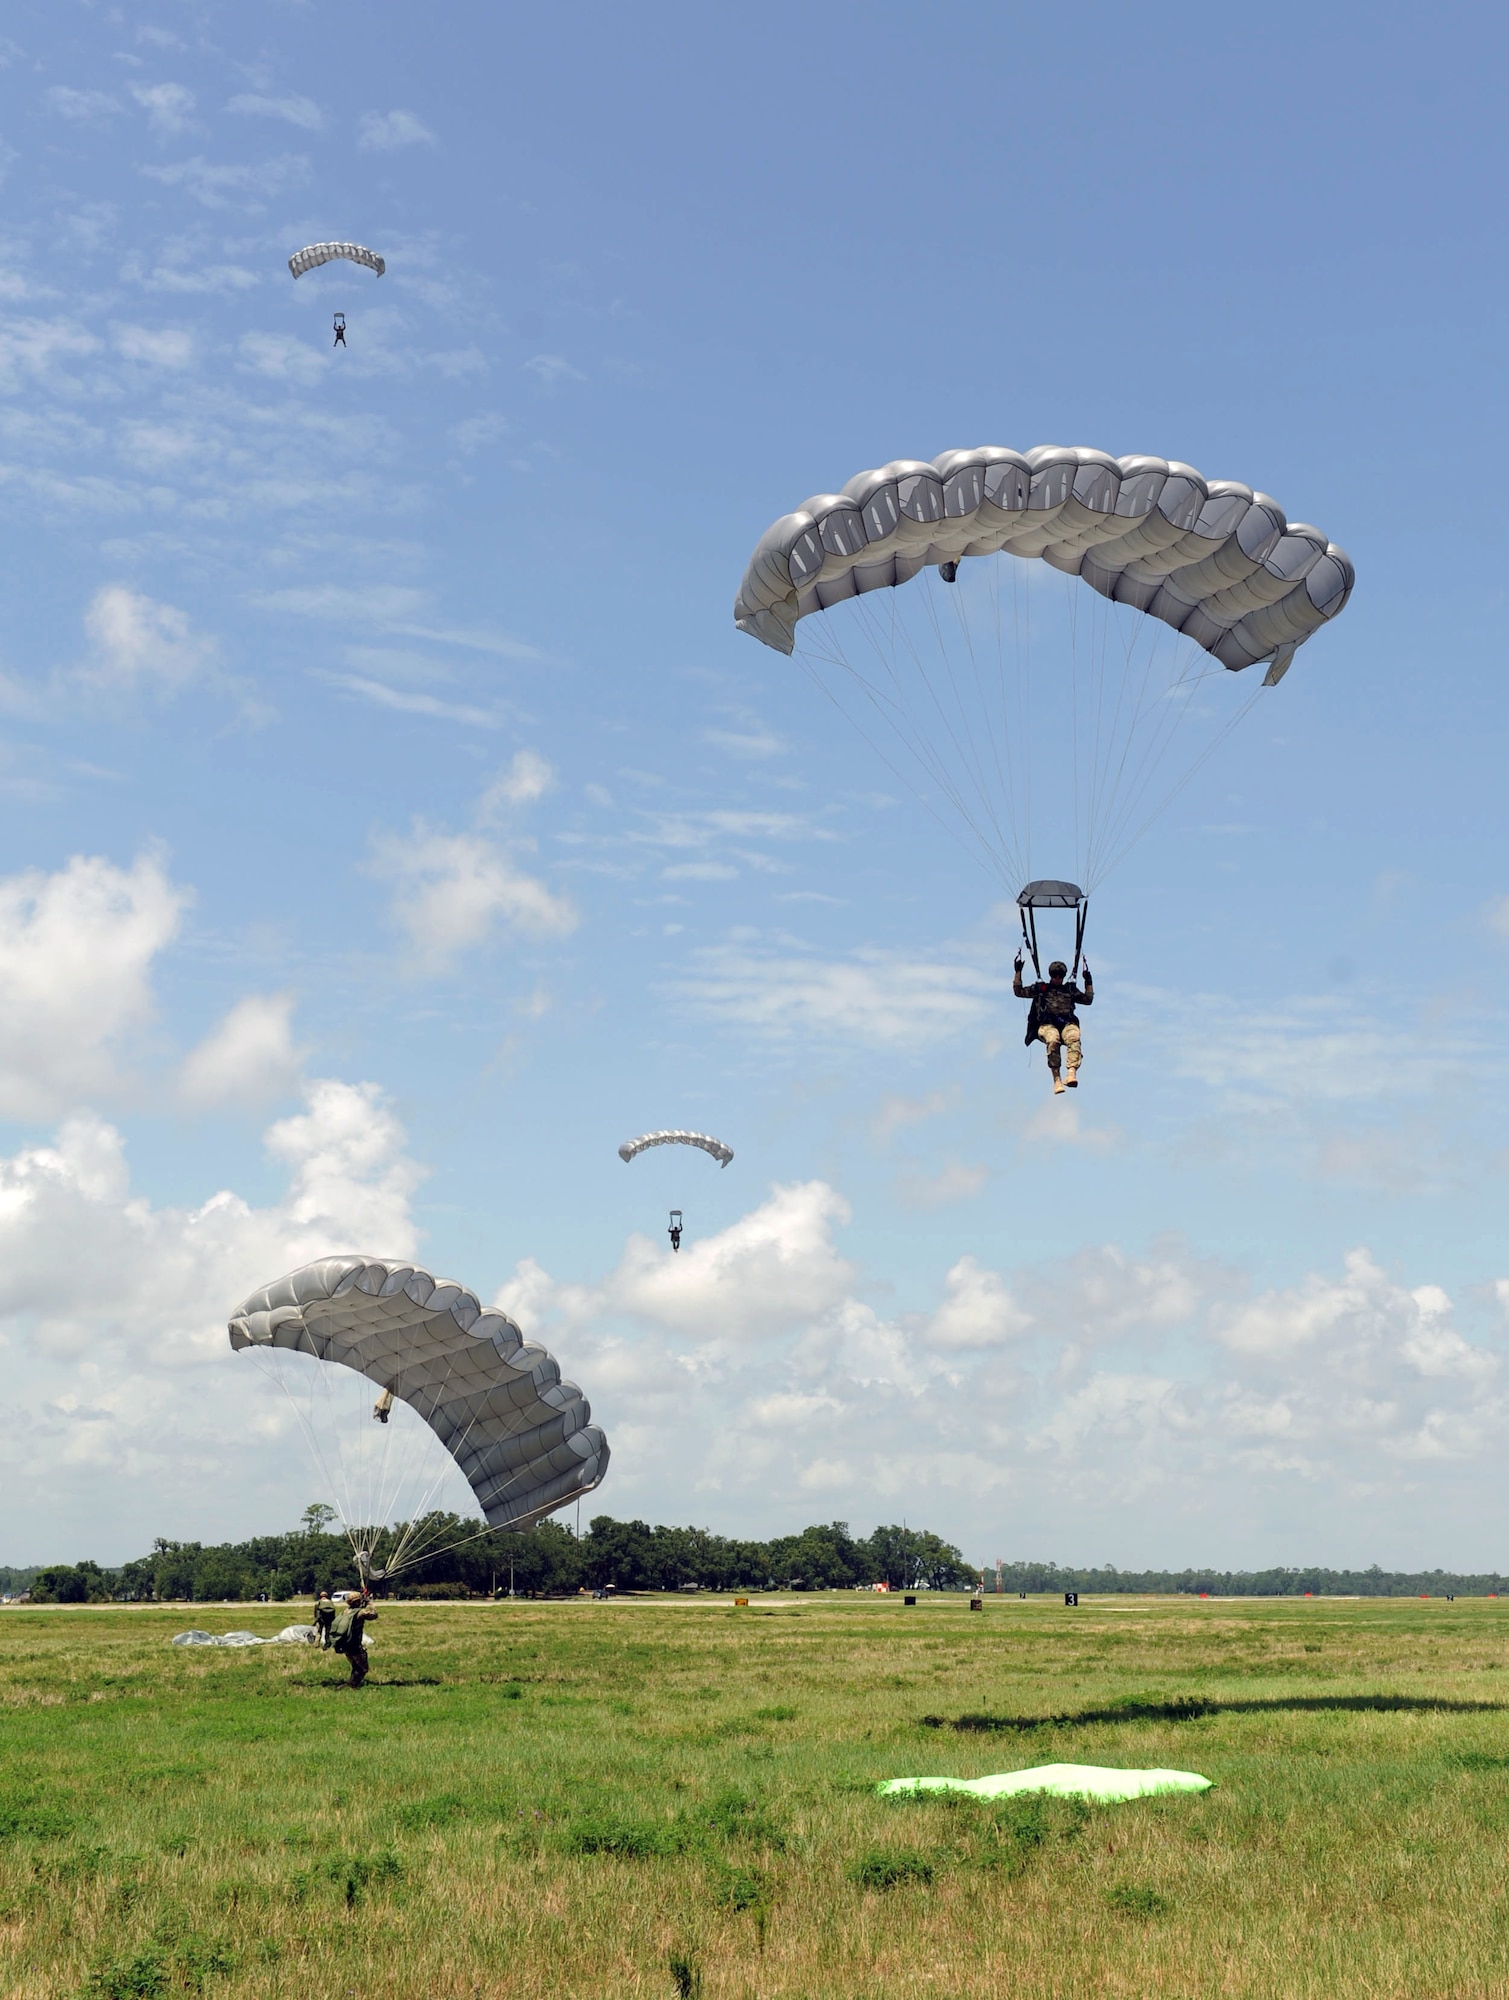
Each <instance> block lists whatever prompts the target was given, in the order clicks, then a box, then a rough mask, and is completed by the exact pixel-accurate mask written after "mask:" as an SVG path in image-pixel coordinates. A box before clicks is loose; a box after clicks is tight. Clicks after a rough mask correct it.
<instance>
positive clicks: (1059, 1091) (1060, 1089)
mask: <svg viewBox="0 0 1509 2000" xmlns="http://www.w3.org/2000/svg"><path fill="white" fill-rule="evenodd" d="M1063 1094H1064V1080H1063V1078H1062V1077H1061V1076H1060V1075H1059V1073H1058V1071H1057V1070H1055V1071H1054V1072H1053V1095H1054V1096H1055V1097H1062V1096H1063Z"/></svg>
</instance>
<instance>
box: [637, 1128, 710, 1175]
mask: <svg viewBox="0 0 1509 2000" xmlns="http://www.w3.org/2000/svg"><path fill="white" fill-rule="evenodd" d="M651 1146H700V1147H701V1149H702V1151H703V1152H704V1153H709V1154H711V1155H712V1157H713V1158H714V1159H715V1160H716V1161H717V1162H718V1165H719V1166H720V1167H726V1166H727V1165H728V1163H729V1161H730V1160H731V1159H732V1158H733V1156H734V1149H733V1147H732V1146H725V1145H724V1143H723V1141H722V1140H721V1139H714V1138H713V1137H712V1136H711V1134H710V1133H707V1132H646V1133H644V1134H643V1135H642V1136H641V1137H640V1138H638V1139H625V1140H624V1142H623V1144H622V1145H621V1146H620V1147H619V1149H618V1157H619V1158H620V1159H621V1160H622V1161H623V1162H624V1163H625V1164H626V1165H627V1163H628V1162H629V1161H630V1160H637V1159H638V1158H639V1155H640V1154H641V1153H643V1152H647V1151H648V1150H649V1148H650V1147H651Z"/></svg>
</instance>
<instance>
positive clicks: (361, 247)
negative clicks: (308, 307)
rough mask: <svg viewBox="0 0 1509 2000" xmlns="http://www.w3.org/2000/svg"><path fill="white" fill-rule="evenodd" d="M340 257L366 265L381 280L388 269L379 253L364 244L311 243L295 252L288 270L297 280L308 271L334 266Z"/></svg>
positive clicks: (289, 262)
mask: <svg viewBox="0 0 1509 2000" xmlns="http://www.w3.org/2000/svg"><path fill="white" fill-rule="evenodd" d="M338 257H344V258H346V259H347V260H348V261H349V262H351V263H353V264H365V265H366V267H367V269H368V270H369V271H375V272H376V273H377V275H378V277H379V278H380V277H381V276H382V274H383V272H384V271H386V270H387V268H388V267H387V264H386V263H385V262H384V260H383V259H382V258H381V257H379V256H378V254H377V252H376V251H375V250H369V249H368V248H367V247H366V245H365V244H363V243H310V244H307V245H306V246H305V247H304V249H302V250H296V251H295V252H294V254H293V255H292V256H291V257H290V258H289V260H288V268H289V270H290V271H292V273H293V275H294V276H295V277H296V278H302V277H303V275H304V273H305V272H306V271H313V270H316V269H318V267H319V266H320V265H321V264H333V263H334V262H335V260H336V259H337V258H338Z"/></svg>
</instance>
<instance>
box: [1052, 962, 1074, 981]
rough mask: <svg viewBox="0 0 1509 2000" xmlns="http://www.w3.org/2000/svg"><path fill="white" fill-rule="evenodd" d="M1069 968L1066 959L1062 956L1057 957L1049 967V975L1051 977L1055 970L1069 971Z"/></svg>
mask: <svg viewBox="0 0 1509 2000" xmlns="http://www.w3.org/2000/svg"><path fill="white" fill-rule="evenodd" d="M1068 970H1069V968H1068V966H1067V965H1065V964H1064V961H1063V960H1062V959H1061V958H1056V959H1054V961H1053V963H1052V964H1051V965H1050V966H1049V967H1048V977H1049V978H1050V979H1051V978H1052V977H1053V975H1054V973H1055V972H1067V971H1068Z"/></svg>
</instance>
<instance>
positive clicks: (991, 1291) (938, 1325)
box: [927, 1256, 1033, 1348]
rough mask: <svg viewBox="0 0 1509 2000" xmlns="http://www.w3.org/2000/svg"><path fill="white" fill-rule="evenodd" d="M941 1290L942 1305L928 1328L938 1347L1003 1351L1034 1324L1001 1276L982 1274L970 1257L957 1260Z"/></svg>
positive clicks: (930, 1337)
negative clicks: (1000, 1348) (988, 1348)
mask: <svg viewBox="0 0 1509 2000" xmlns="http://www.w3.org/2000/svg"><path fill="white" fill-rule="evenodd" d="M943 1289H944V1294H945V1296H944V1299H943V1303H942V1304H941V1305H940V1306H939V1308H938V1310H937V1311H936V1312H935V1313H934V1314H933V1316H932V1318H931V1319H930V1320H929V1321H928V1325H927V1333H928V1338H929V1339H930V1340H931V1341H932V1342H933V1344H934V1345H935V1346H937V1347H945V1348H976V1347H1002V1346H1004V1345H1005V1344H1006V1342H1007V1341H1009V1340H1014V1339H1015V1338H1016V1337H1017V1335H1018V1334H1021V1333H1025V1332H1026V1330H1027V1328H1028V1327H1030V1326H1031V1325H1032V1324H1033V1318H1032V1315H1031V1313H1029V1312H1026V1311H1024V1310H1023V1308H1022V1307H1021V1306H1019V1305H1018V1304H1017V1302H1016V1301H1015V1299H1013V1297H1012V1296H1011V1293H1010V1292H1009V1291H1008V1290H1007V1289H1006V1284H1005V1281H1004V1280H1003V1279H1002V1277H1001V1275H1000V1273H999V1272H998V1271H987V1270H985V1269H984V1268H983V1267H982V1266H981V1265H980V1264H979V1263H978V1262H977V1261H976V1260H975V1259H974V1258H973V1257H968V1256H965V1257H961V1258H960V1259H959V1261H958V1263H957V1264H955V1265H954V1266H953V1268H952V1270H950V1271H949V1272H948V1273H947V1275H946V1276H945V1278H944V1280H943Z"/></svg>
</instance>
